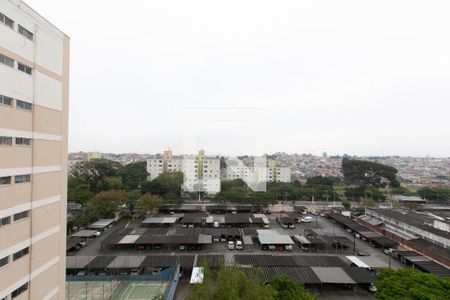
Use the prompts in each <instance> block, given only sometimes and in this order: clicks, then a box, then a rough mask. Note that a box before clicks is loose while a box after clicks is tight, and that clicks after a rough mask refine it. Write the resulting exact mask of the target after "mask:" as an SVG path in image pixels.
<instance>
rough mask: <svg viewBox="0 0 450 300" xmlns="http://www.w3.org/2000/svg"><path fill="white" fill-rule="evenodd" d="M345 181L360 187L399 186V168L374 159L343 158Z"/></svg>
mask: <svg viewBox="0 0 450 300" xmlns="http://www.w3.org/2000/svg"><path fill="white" fill-rule="evenodd" d="M342 174H343V175H344V182H345V183H346V184H349V185H355V186H359V187H385V186H391V187H398V186H400V183H399V182H398V180H397V178H396V175H397V169H395V168H394V167H391V166H386V165H383V164H379V163H376V162H372V161H365V160H356V159H343V160H342Z"/></svg>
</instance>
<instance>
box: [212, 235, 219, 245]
mask: <svg viewBox="0 0 450 300" xmlns="http://www.w3.org/2000/svg"><path fill="white" fill-rule="evenodd" d="M219 241H220V237H219V236H218V235H214V236H213V242H215V243H218V242H219Z"/></svg>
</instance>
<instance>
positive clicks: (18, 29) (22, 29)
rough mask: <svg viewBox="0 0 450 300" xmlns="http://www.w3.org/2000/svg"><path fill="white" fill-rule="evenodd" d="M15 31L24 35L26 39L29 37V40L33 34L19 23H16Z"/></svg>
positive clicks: (31, 39)
mask: <svg viewBox="0 0 450 300" xmlns="http://www.w3.org/2000/svg"><path fill="white" fill-rule="evenodd" d="M17 32H18V33H20V34H21V35H23V36H24V37H26V38H27V39H29V40H30V41H33V34H32V33H31V32H30V31H28V30H26V29H25V28H23V27H22V26H21V25H17Z"/></svg>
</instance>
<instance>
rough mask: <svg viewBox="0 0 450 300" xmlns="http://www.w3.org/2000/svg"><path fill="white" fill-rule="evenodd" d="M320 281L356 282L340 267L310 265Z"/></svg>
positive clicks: (336, 282) (335, 282) (334, 282)
mask: <svg viewBox="0 0 450 300" xmlns="http://www.w3.org/2000/svg"><path fill="white" fill-rule="evenodd" d="M311 269H312V270H313V272H314V273H315V274H316V276H317V277H318V278H319V280H320V282H321V283H333V284H356V282H355V281H354V280H353V279H352V278H351V277H350V276H349V275H348V274H347V273H346V272H345V271H344V270H343V269H342V268H340V267H311Z"/></svg>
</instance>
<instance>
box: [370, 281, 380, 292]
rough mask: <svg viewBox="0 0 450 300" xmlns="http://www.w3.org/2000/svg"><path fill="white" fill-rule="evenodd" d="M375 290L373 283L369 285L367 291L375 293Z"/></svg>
mask: <svg viewBox="0 0 450 300" xmlns="http://www.w3.org/2000/svg"><path fill="white" fill-rule="evenodd" d="M377 290H378V289H377V287H376V286H375V285H374V284H373V283H371V284H370V285H369V291H371V292H372V293H376V291H377Z"/></svg>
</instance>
